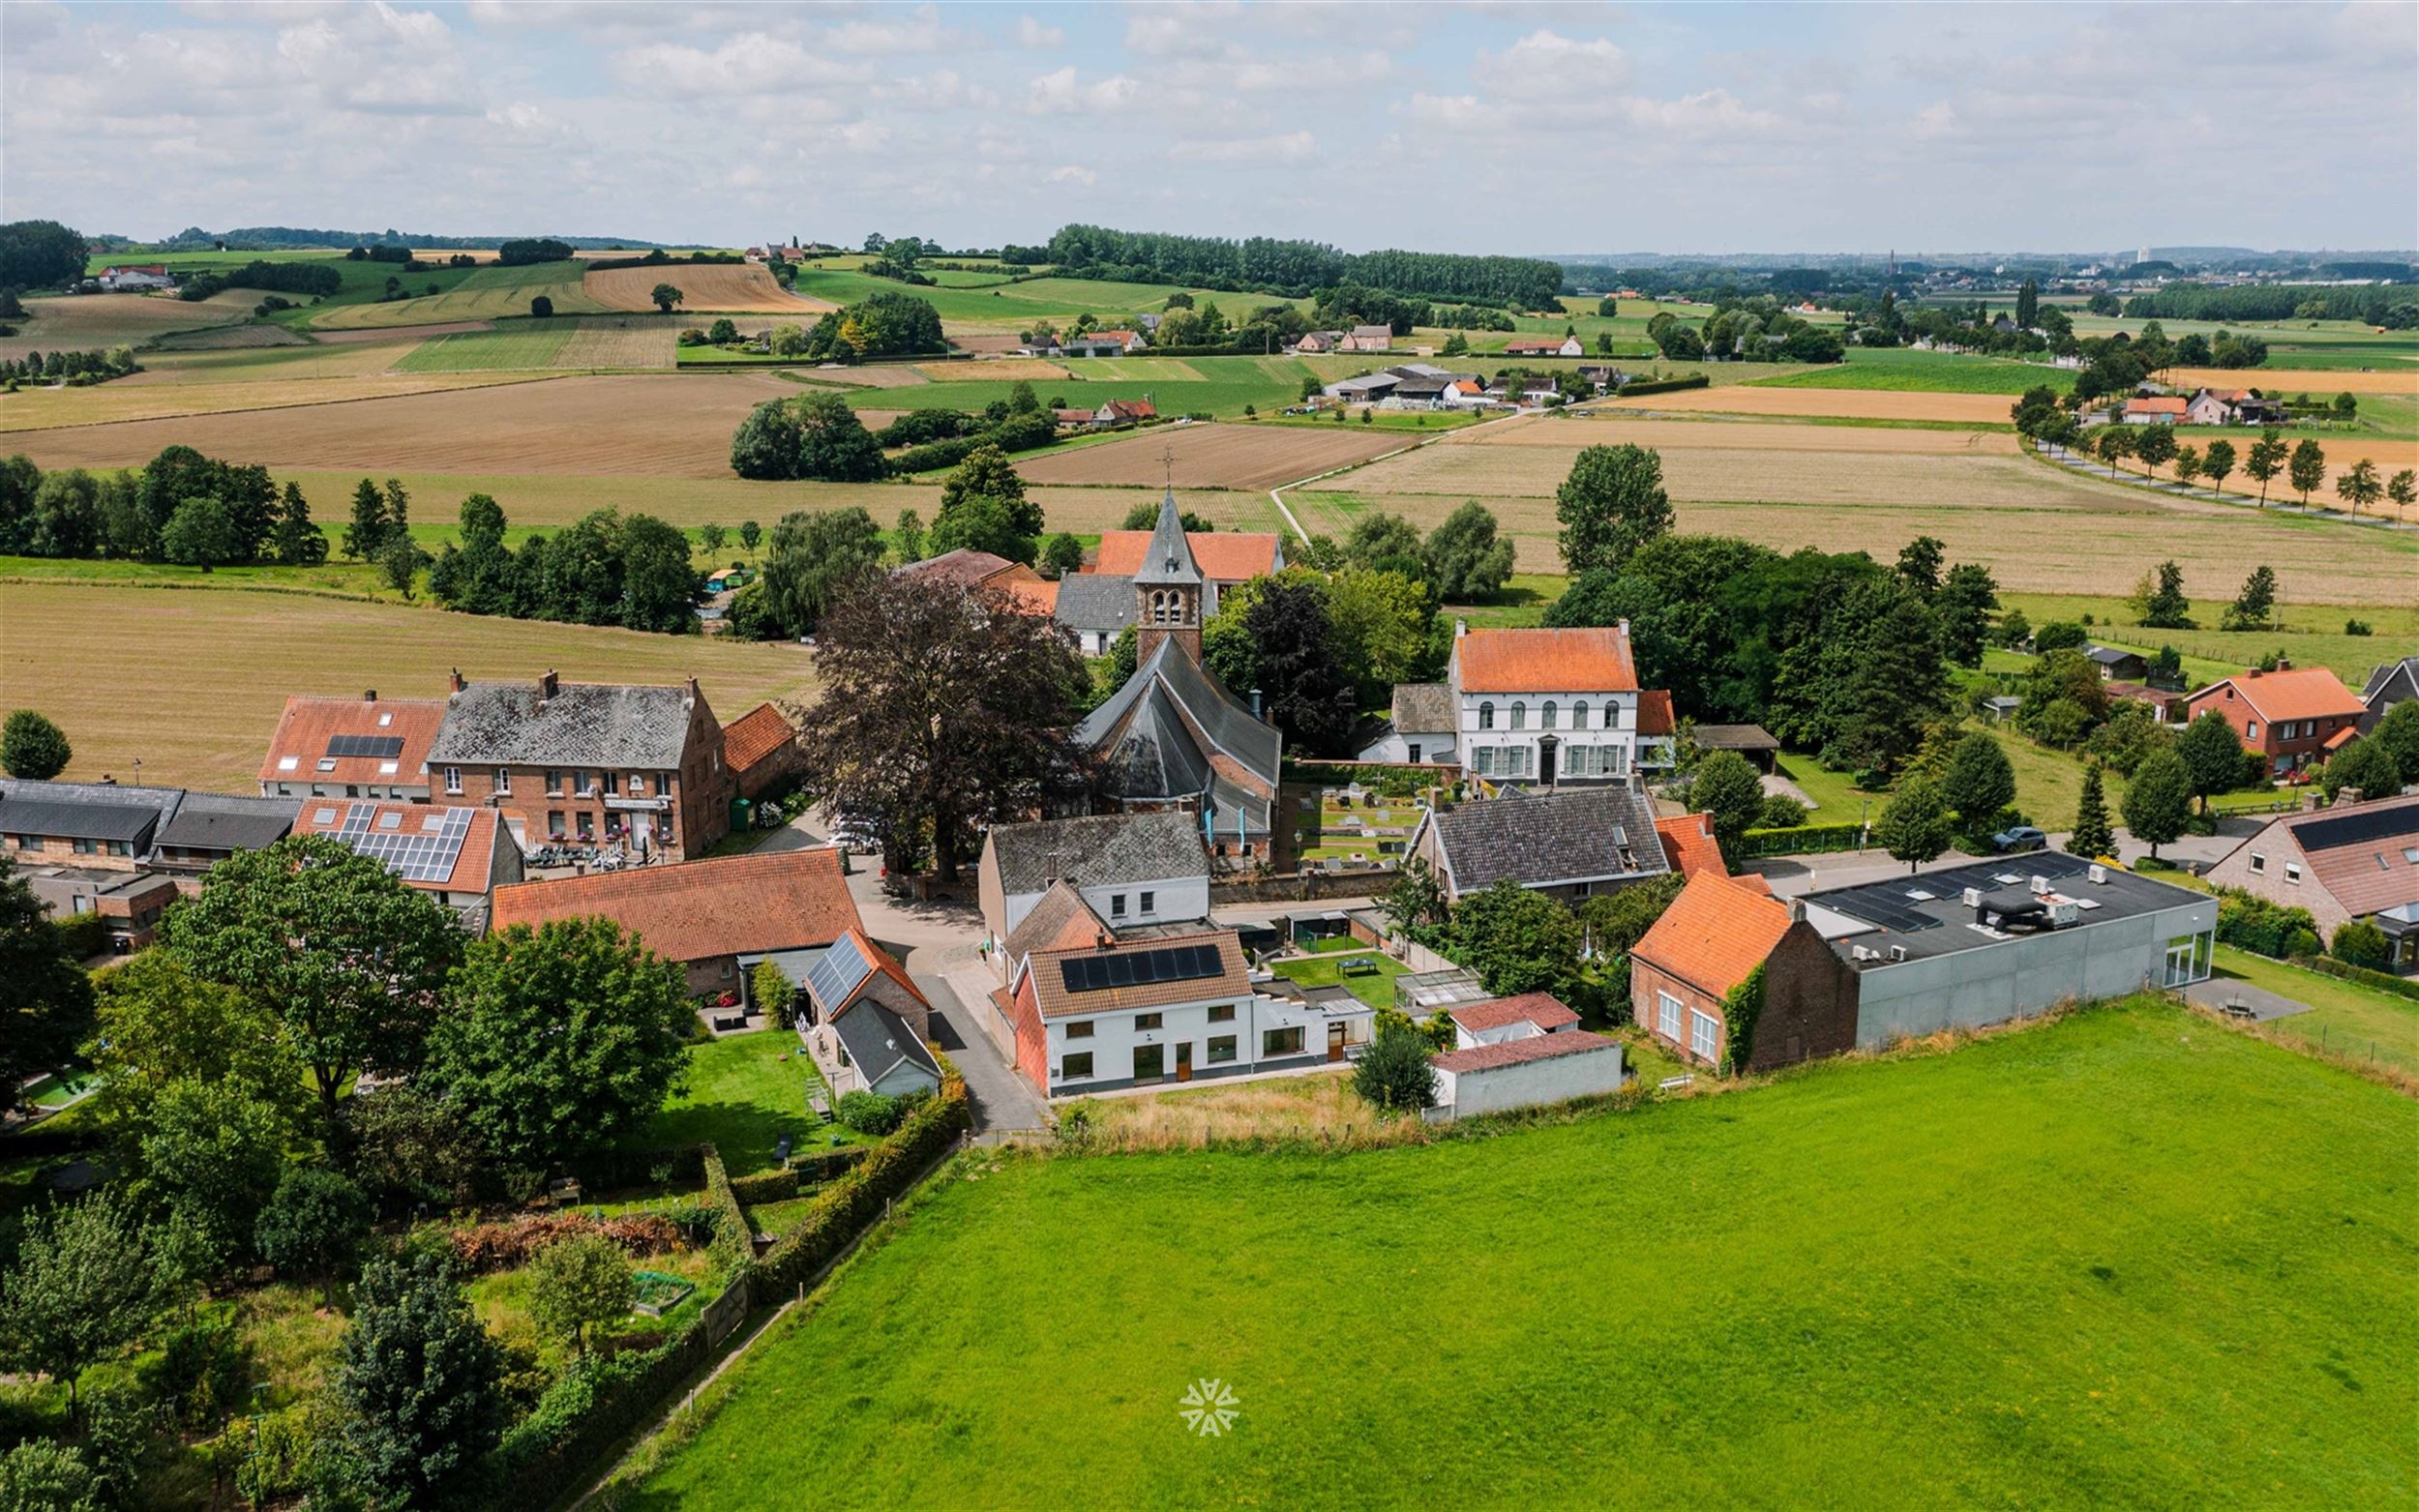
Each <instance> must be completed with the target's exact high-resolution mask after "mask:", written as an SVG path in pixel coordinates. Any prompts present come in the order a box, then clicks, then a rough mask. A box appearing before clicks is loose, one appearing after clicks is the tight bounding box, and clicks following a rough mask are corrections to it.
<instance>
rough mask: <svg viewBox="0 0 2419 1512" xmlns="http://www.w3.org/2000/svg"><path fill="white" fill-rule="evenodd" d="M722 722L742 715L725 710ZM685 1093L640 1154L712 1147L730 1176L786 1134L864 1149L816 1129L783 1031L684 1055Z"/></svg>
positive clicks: (791, 1039) (844, 1132)
mask: <svg viewBox="0 0 2419 1512" xmlns="http://www.w3.org/2000/svg"><path fill="white" fill-rule="evenodd" d="M724 712H725V714H726V717H729V716H730V715H732V714H736V713H740V712H744V711H741V710H727V711H724ZM688 1082H689V1084H688V1089H687V1090H686V1091H684V1092H682V1093H680V1094H679V1095H677V1096H675V1097H673V1098H672V1100H671V1101H669V1102H667V1103H666V1104H665V1105H664V1111H663V1112H659V1113H657V1114H656V1115H655V1121H654V1122H653V1123H651V1124H649V1125H647V1127H646V1130H645V1132H644V1133H642V1134H641V1135H640V1136H639V1137H638V1138H637V1140H636V1141H635V1142H636V1144H637V1145H638V1147H640V1148H642V1149H653V1148H657V1147H661V1146H667V1145H677V1144H696V1143H698V1142H700V1141H712V1143H713V1145H714V1148H715V1149H716V1151H718V1152H719V1153H720V1154H721V1155H722V1158H723V1166H724V1168H725V1169H726V1170H728V1171H730V1172H731V1173H732V1175H734V1176H743V1175H746V1174H748V1173H749V1172H751V1171H770V1170H772V1169H773V1149H774V1147H775V1146H776V1145H778V1144H779V1143H780V1142H781V1137H782V1136H783V1135H784V1134H789V1135H793V1136H795V1137H796V1141H797V1142H796V1145H795V1146H794V1147H795V1148H797V1149H799V1150H801V1151H803V1150H806V1149H808V1148H815V1147H828V1146H830V1145H832V1144H862V1143H866V1142H869V1141H867V1140H866V1139H865V1137H864V1136H863V1135H860V1134H857V1133H855V1132H853V1131H851V1130H850V1129H847V1128H844V1127H842V1126H841V1125H839V1124H837V1123H832V1124H823V1123H819V1122H818V1121H817V1120H816V1118H815V1115H814V1114H813V1113H811V1112H808V1111H807V1107H806V1095H807V1092H808V1091H809V1090H810V1089H821V1088H822V1086H823V1079H822V1077H821V1075H820V1074H818V1073H817V1071H816V1070H815V1062H814V1061H813V1060H812V1059H810V1058H808V1056H807V1054H806V1052H805V1051H803V1050H801V1049H800V1048H799V1047H798V1037H797V1036H796V1035H795V1034H792V1033H791V1032H790V1031H789V1030H788V1029H759V1030H757V1031H756V1032H755V1033H753V1034H732V1035H727V1036H725V1037H724V1038H722V1039H717V1040H703V1041H701V1042H700V1043H698V1044H696V1045H693V1046H691V1047H690V1049H689V1072H688Z"/></svg>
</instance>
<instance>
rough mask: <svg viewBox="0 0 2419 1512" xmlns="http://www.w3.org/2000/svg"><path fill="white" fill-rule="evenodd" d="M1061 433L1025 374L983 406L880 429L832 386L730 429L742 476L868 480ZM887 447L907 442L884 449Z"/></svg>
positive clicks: (761, 408)
mask: <svg viewBox="0 0 2419 1512" xmlns="http://www.w3.org/2000/svg"><path fill="white" fill-rule="evenodd" d="M1058 435H1059V427H1058V419H1057V417H1056V416H1055V415H1054V414H1053V413H1052V412H1051V411H1050V410H1049V409H1045V408H1043V406H1042V403H1041V400H1040V399H1039V397H1038V396H1037V395H1035V393H1034V392H1033V386H1032V385H1031V384H1030V383H1028V382H1025V381H1024V380H1022V379H1019V380H1018V381H1017V382H1016V383H1015V384H1013V385H1012V386H1011V387H1010V389H1009V391H1008V397H1007V398H1006V399H1004V400H994V401H993V402H991V403H990V404H988V405H986V406H984V408H983V409H982V411H981V412H980V413H971V412H969V411H965V410H948V409H919V410H912V411H911V412H909V413H908V414H905V415H902V416H900V417H899V418H898V419H897V420H894V421H892V422H891V423H890V424H889V425H887V426H885V427H883V428H882V430H881V431H880V432H879V433H877V432H874V431H870V430H866V429H865V423H864V422H863V421H861V420H859V419H858V418H857V415H856V411H855V410H854V409H853V408H851V406H850V404H849V401H848V399H847V397H846V396H844V395H841V394H836V393H832V392H830V391H828V390H826V391H822V392H819V393H811V394H803V395H800V396H798V397H797V398H795V399H778V400H765V401H764V402H762V403H761V404H759V405H757V406H756V407H755V408H754V409H752V410H750V411H749V412H748V415H747V418H746V419H744V420H742V421H740V422H739V428H738V430H735V431H733V432H732V437H731V470H732V471H733V472H735V473H737V474H738V475H739V476H740V477H742V478H757V479H811V480H815V481H818V482H826V483H870V482H873V481H875V480H877V479H880V478H885V477H891V476H894V475H905V474H911V473H918V472H929V471H931V470H932V469H934V468H936V467H947V466H950V465H952V464H955V463H958V462H962V461H964V460H966V458H967V457H969V456H970V455H971V454H972V453H973V452H974V451H975V450H976V449H977V448H980V447H984V446H991V447H996V448H998V449H999V450H1001V451H1011V452H1024V451H1031V450H1034V449H1035V448H1038V447H1044V446H1049V445H1051V444H1052V443H1053V442H1055V441H1056V440H1057V439H1058ZM885 447H905V448H906V450H904V451H902V452H900V453H899V454H898V455H897V456H896V457H885V456H884V455H883V448H885Z"/></svg>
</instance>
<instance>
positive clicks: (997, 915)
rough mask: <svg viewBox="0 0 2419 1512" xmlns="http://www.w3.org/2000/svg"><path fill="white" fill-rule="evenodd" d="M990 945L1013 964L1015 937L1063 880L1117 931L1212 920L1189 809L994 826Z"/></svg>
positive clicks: (983, 896)
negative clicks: (1011, 952)
mask: <svg viewBox="0 0 2419 1512" xmlns="http://www.w3.org/2000/svg"><path fill="white" fill-rule="evenodd" d="M975 875H976V892H977V897H978V898H979V900H980V903H981V905H982V915H983V934H984V942H985V944H986V945H987V946H989V947H990V948H991V949H992V951H994V952H995V959H994V963H993V964H995V965H996V966H997V967H998V968H999V969H1000V972H1001V974H1002V975H1004V974H1005V973H1006V970H1007V955H1006V949H1005V947H1006V944H1007V941H1008V940H1009V939H1010V938H1011V937H1012V936H1014V934H1016V931H1017V928H1018V927H1019V926H1020V925H1022V924H1023V923H1024V922H1025V920H1026V918H1027V917H1028V916H1029V915H1030V914H1031V913H1032V911H1033V909H1034V906H1035V905H1036V904H1039V903H1040V902H1041V901H1042V899H1043V897H1044V896H1045V895H1047V894H1048V893H1049V892H1050V891H1051V890H1052V889H1053V888H1054V887H1061V886H1062V887H1067V888H1071V889H1073V890H1074V892H1075V894H1076V896H1077V897H1079V898H1081V899H1082V900H1083V903H1084V905H1085V906H1086V907H1087V908H1089V909H1090V910H1091V911H1092V912H1093V913H1094V914H1095V915H1097V916H1098V917H1100V918H1102V919H1104V920H1106V921H1107V922H1108V925H1109V927H1110V928H1111V929H1113V930H1114V929H1129V928H1134V927H1137V926H1141V925H1161V924H1172V923H1199V922H1206V921H1207V920H1208V919H1209V856H1208V855H1207V853H1205V852H1204V851H1203V849H1202V845H1201V828H1200V826H1199V825H1198V824H1197V823H1196V822H1195V821H1194V820H1193V818H1192V816H1191V815H1185V814H1178V813H1170V812H1164V811H1163V812H1159V813H1147V814H1094V815H1081V816H1078V817H1074V818H1063V819H1042V820H1039V821H1037V822H1035V823H1031V824H995V825H993V826H992V828H991V830H990V832H989V833H988V834H986V835H985V836H984V837H983V853H982V857H981V859H980V860H979V861H978V862H977V863H976V866H975Z"/></svg>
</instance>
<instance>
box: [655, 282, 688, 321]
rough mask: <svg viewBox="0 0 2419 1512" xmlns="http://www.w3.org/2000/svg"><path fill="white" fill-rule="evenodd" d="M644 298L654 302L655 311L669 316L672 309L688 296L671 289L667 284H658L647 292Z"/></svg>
mask: <svg viewBox="0 0 2419 1512" xmlns="http://www.w3.org/2000/svg"><path fill="white" fill-rule="evenodd" d="M646 297H647V298H649V299H651V300H653V301H655V308H656V309H657V310H660V311H663V312H664V313H665V314H671V313H672V307H674V306H676V305H678V304H679V303H680V302H681V301H682V300H683V299H686V298H687V297H688V296H687V295H685V294H683V293H681V292H680V290H678V289H676V288H674V287H672V285H671V284H669V283H658V284H656V285H655V287H653V288H652V289H649V290H648V291H647V296H646Z"/></svg>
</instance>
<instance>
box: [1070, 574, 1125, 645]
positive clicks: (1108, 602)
mask: <svg viewBox="0 0 2419 1512" xmlns="http://www.w3.org/2000/svg"><path fill="white" fill-rule="evenodd" d="M1054 612H1055V613H1056V615H1057V618H1058V621H1059V623H1060V624H1061V625H1064V626H1065V627H1066V628H1067V629H1069V630H1074V631H1086V630H1090V631H1094V632H1097V633H1099V634H1101V635H1104V636H1113V635H1116V634H1117V633H1118V632H1119V631H1120V630H1123V629H1124V628H1125V627H1126V626H1128V625H1130V624H1132V623H1134V579H1133V578H1118V577H1112V576H1109V575H1106V574H1102V573H1069V574H1067V575H1066V576H1065V577H1063V578H1060V579H1059V607H1058V608H1057V609H1056V610H1055V611H1054Z"/></svg>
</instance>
